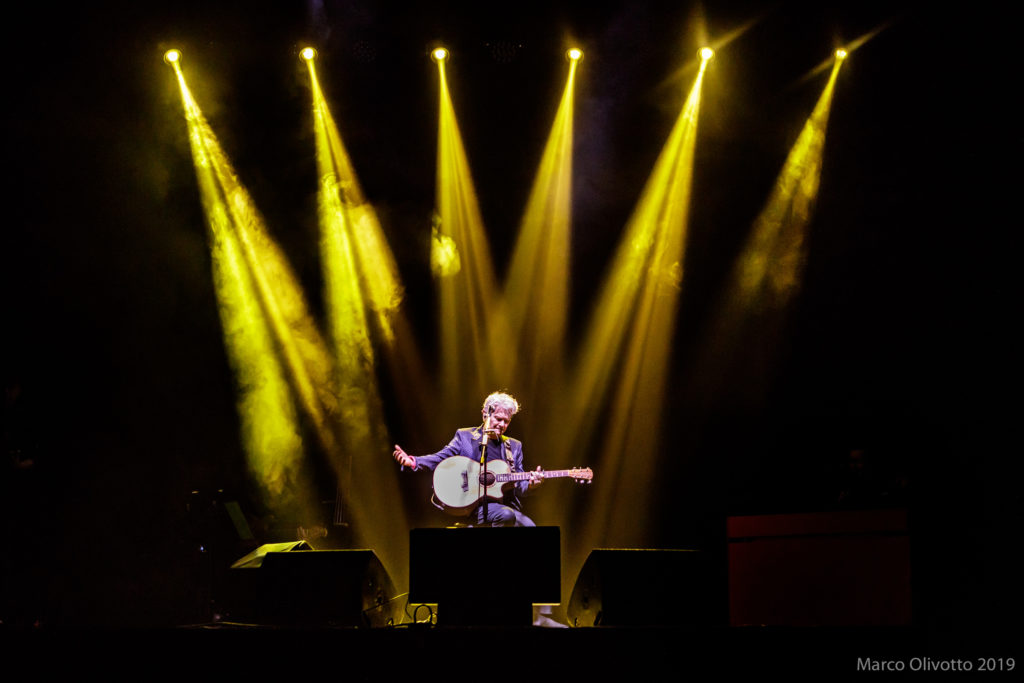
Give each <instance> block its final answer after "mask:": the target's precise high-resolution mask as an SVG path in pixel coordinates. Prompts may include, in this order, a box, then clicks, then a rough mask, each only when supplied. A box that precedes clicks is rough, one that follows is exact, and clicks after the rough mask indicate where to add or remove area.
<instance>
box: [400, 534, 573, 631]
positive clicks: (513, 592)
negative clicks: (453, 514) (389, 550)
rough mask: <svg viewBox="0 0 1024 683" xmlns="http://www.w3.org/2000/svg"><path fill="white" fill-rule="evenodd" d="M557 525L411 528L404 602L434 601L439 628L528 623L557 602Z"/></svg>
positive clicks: (559, 591)
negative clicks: (538, 609)
mask: <svg viewBox="0 0 1024 683" xmlns="http://www.w3.org/2000/svg"><path fill="white" fill-rule="evenodd" d="M561 572H562V564H561V540H560V535H559V530H558V527H477V528H454V529H412V530H411V531H410V533H409V601H410V602H413V603H431V604H436V605H437V620H438V621H437V623H438V625H440V626H453V625H454V626H488V625H495V626H499V625H502V626H503V625H529V624H530V623H531V621H532V617H533V605H534V604H538V603H540V604H558V603H559V602H560V601H561V592H562V589H561Z"/></svg>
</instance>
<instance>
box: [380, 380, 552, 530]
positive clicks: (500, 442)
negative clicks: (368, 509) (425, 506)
mask: <svg viewBox="0 0 1024 683" xmlns="http://www.w3.org/2000/svg"><path fill="white" fill-rule="evenodd" d="M481 412H482V415H483V420H484V421H483V424H482V425H480V426H479V427H473V428H465V429H459V430H458V431H456V432H455V436H454V437H453V438H452V440H451V441H450V442H449V443H448V445H447V446H445V447H444V448H443V449H441V450H440V451H438V452H437V453H433V454H431V455H420V456H412V455H409V454H408V453H406V452H405V451H404V450H403V449H402V447H401V446H399V445H397V444H396V445H395V451H394V453H393V455H394V458H395V460H396V461H398V463H399V464H400V465H402V466H403V467H409V468H412V469H413V470H414V471H419V470H424V469H425V470H430V471H432V472H433V471H434V470H436V469H437V467H438V465H440V464H441V463H442V462H443V461H445V460H447V459H448V458H451V457H453V456H463V457H466V458H470V459H471V460H472V463H467V468H465V469H464V470H463V477H462V486H463V488H467V489H468V491H467V492H466V495H467V496H468V497H469V499H471V500H473V502H474V503H473V505H472V507H471V509H468V510H466V511H464V512H468V514H469V516H470V519H471V520H473V521H474V522H475V523H476V524H481V525H490V526H535V524H534V523H533V520H531V519H530V518H529V517H527V516H526V515H524V514H523V512H522V503H521V500H520V497H521V496H523V495H525V494H526V492H527V491H528V490H530V489H533V488H535V487H537V486H539V485H540V484H541V483H542V482H543V481H544V473H543V472H542V471H541V469H540V467H538V468H537V470H536V471H534V472H530V473H529V474H528V476H527V475H526V474H523V475H522V476H521V477H514V479H513V481H514V483H513V484H512V485H506V486H503V487H499V488H501V498H500V500H499V499H495V498H494V497H493V494H492V493H491V490H493V488H491V489H489V488H488V486H486V483H487V482H484V481H483V479H484V475H483V474H480V475H476V474H475V473H476V472H477V471H478V470H477V469H475V468H476V465H475V463H481V465H485V466H487V467H493V468H494V470H495V471H500V472H503V473H507V472H511V473H513V474H514V473H525V470H524V468H523V444H522V442H520V441H518V440H517V439H512V438H510V437H507V436H505V430H506V429H508V425H509V423H510V422H511V421H512V416H514V415H515V414H516V413H517V412H519V403H518V402H517V401H516V400H515V399H514V398H513V397H512V396H510V395H509V394H506V393H501V392H495V393H493V394H491V395H490V396H488V397H487V398H486V399H484V405H483V408H482V410H481ZM482 453H484V454H485V458H486V460H484V459H483V458H482V457H481V454H482ZM491 463H494V464H493V465H491ZM452 464H456V463H452ZM470 464H472V467H473V468H474V469H472V471H473V472H474V476H473V477H469V476H467V475H466V472H467V471H470V468H469V465H470ZM489 476H492V477H493V475H489ZM477 479H479V480H480V481H477ZM435 489H436V487H435ZM477 490H479V498H477V494H476V491H477ZM436 493H437V492H436V491H435V494H436ZM435 497H436V495H435ZM442 502H443V501H442Z"/></svg>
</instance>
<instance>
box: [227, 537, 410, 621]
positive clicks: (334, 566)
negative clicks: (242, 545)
mask: <svg viewBox="0 0 1024 683" xmlns="http://www.w3.org/2000/svg"><path fill="white" fill-rule="evenodd" d="M229 574H230V576H229V589H230V590H229V593H228V594H229V596H230V598H229V603H228V616H229V618H230V619H231V620H232V621H244V622H251V623H256V624H273V625H292V626H306V625H311V626H314V625H315V626H348V627H361V626H385V625H387V623H388V622H389V621H398V617H399V614H398V613H399V609H400V607H399V605H397V603H398V602H399V601H397V600H394V599H393V598H394V597H395V595H396V593H395V588H394V585H393V584H392V582H391V578H390V577H389V576H388V574H387V571H385V569H384V567H383V565H382V564H381V563H380V560H378V559H377V556H376V554H375V553H374V552H373V551H372V550H311V549H309V546H308V545H307V544H305V543H301V542H300V543H282V544H269V545H267V546H261V548H259V549H257V550H256V551H255V552H253V553H250V554H249V555H247V556H246V557H243V558H241V559H240V560H238V561H237V562H235V564H234V565H232V569H231V570H230V572H229Z"/></svg>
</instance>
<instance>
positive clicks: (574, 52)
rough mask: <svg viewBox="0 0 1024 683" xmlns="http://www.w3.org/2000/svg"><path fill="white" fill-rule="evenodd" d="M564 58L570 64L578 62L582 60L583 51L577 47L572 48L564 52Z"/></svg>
mask: <svg viewBox="0 0 1024 683" xmlns="http://www.w3.org/2000/svg"><path fill="white" fill-rule="evenodd" d="M565 56H566V58H567V59H568V60H569V61H570V62H578V61H579V60H581V59H583V50H581V49H579V48H578V47H573V48H570V49H569V50H566V52H565Z"/></svg>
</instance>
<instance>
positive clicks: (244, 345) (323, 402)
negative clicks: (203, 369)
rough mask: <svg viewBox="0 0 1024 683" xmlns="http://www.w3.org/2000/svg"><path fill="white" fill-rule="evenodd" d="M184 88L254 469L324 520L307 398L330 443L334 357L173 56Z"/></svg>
mask: <svg viewBox="0 0 1024 683" xmlns="http://www.w3.org/2000/svg"><path fill="white" fill-rule="evenodd" d="M168 61H169V63H170V64H171V65H172V66H173V68H174V70H175V74H176V76H177V78H178V83H179V86H180V89H181V95H182V103H183V107H184V111H185V118H186V122H187V125H188V128H189V141H190V146H191V149H192V156H193V161H194V165H195V169H196V175H197V179H198V181H199V188H200V194H201V199H202V203H203V206H204V210H205V213H206V216H207V221H208V225H209V227H210V242H211V251H212V257H213V265H214V277H215V283H216V285H217V294H218V302H219V309H220V314H221V321H222V326H223V328H224V333H225V343H226V346H227V350H228V355H229V358H230V360H231V362H232V367H233V369H234V371H235V376H236V380H237V383H238V388H239V416H240V419H241V428H242V432H243V445H244V447H245V449H246V454H247V457H248V459H249V464H250V470H251V471H252V472H253V474H254V475H255V477H256V478H257V481H258V482H259V483H260V485H261V486H262V488H263V491H264V493H265V494H266V496H267V498H268V501H267V502H268V504H269V505H270V506H271V508H272V509H276V510H278V511H279V512H280V511H282V508H289V510H290V511H294V509H295V508H296V507H300V508H302V510H301V511H300V512H301V515H302V516H303V520H304V521H306V523H309V524H313V523H315V522H316V512H315V510H314V509H313V508H315V507H316V504H315V502H314V500H315V498H314V497H313V495H312V494H311V493H310V488H311V487H310V485H309V482H308V481H307V480H306V479H305V475H304V467H303V465H304V463H303V460H304V448H303V444H302V435H301V432H302V430H301V427H300V426H299V419H298V417H297V415H296V410H295V406H296V404H297V406H298V407H300V408H301V409H302V410H303V411H304V412H305V413H306V415H307V416H308V417H309V418H310V420H311V422H312V423H313V425H314V428H315V430H316V436H317V437H318V438H319V441H320V445H321V447H323V448H324V449H325V450H327V451H331V450H332V449H333V448H334V447H335V445H336V438H335V435H334V433H333V432H332V430H331V428H330V425H329V423H328V421H327V415H328V414H330V412H331V411H332V408H333V396H332V395H331V393H330V391H329V386H328V385H327V382H326V378H327V377H329V376H330V368H331V364H330V358H329V356H327V354H326V353H325V352H324V347H323V344H322V342H321V341H320V339H319V333H318V332H317V330H316V327H315V325H313V322H312V319H311V317H310V316H309V314H308V311H307V310H306V306H305V302H304V301H303V297H302V292H301V289H300V288H299V286H298V283H297V281H296V279H295V277H294V275H293V274H292V273H291V270H290V268H289V267H288V264H287V262H286V261H285V259H284V257H283V255H282V254H281V253H280V251H279V249H278V248H277V246H276V245H275V244H274V243H273V241H272V240H271V239H270V237H269V235H267V233H266V230H265V228H264V225H263V221H262V217H261V216H260V215H259V212H258V211H257V210H256V208H255V205H254V203H253V201H252V199H251V198H250V197H249V195H248V193H247V191H246V190H245V188H244V187H243V186H242V185H241V183H240V182H239V181H238V179H237V177H236V175H235V172H234V169H233V168H232V167H231V164H230V162H229V161H228V159H227V156H226V155H225V154H224V152H223V150H222V149H221V147H220V145H219V143H218V141H217V138H216V136H215V135H214V134H213V131H212V130H211V129H210V127H209V124H208V123H207V122H206V120H205V118H204V117H203V115H202V112H201V111H200V109H199V107H198V105H197V104H196V102H195V100H194V99H193V98H192V95H191V93H190V92H189V89H188V87H187V85H186V83H185V79H184V75H183V73H182V71H181V68H180V60H178V59H175V60H168Z"/></svg>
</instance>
